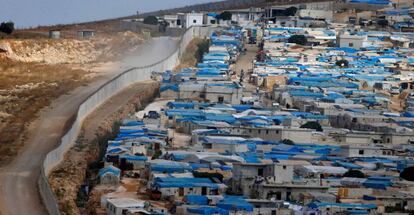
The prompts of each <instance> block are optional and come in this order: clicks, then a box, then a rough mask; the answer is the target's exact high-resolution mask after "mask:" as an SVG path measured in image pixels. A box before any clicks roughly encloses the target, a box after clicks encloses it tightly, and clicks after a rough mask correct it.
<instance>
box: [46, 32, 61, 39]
mask: <svg viewBox="0 0 414 215" xmlns="http://www.w3.org/2000/svg"><path fill="white" fill-rule="evenodd" d="M60 35H61V33H60V31H59V30H50V31H49V38H50V39H59V38H60Z"/></svg>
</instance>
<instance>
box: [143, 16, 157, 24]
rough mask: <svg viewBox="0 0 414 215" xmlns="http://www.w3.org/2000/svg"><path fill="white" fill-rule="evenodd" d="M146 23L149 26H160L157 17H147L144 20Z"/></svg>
mask: <svg viewBox="0 0 414 215" xmlns="http://www.w3.org/2000/svg"><path fill="white" fill-rule="evenodd" d="M144 23H145V24H148V25H158V18H157V17H155V16H147V17H145V19H144Z"/></svg>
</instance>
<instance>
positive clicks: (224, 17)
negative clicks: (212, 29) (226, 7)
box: [218, 11, 232, 20]
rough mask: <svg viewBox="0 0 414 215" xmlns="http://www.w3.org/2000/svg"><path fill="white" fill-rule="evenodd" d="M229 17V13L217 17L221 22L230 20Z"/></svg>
mask: <svg viewBox="0 0 414 215" xmlns="http://www.w3.org/2000/svg"><path fill="white" fill-rule="evenodd" d="M231 16H232V14H231V13H230V12H229V11H224V12H223V13H221V14H220V15H219V16H218V18H219V19H222V20H231Z"/></svg>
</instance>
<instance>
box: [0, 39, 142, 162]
mask: <svg viewBox="0 0 414 215" xmlns="http://www.w3.org/2000/svg"><path fill="white" fill-rule="evenodd" d="M16 34H18V33H16ZM19 34H23V35H26V36H27V35H28V33H27V32H26V33H24V32H23V33H22V32H20V33H19ZM29 35H31V34H29ZM14 36H16V35H14ZM143 42H144V39H143V37H142V36H141V35H139V34H136V33H132V32H116V33H113V34H105V36H103V35H101V36H97V37H94V38H91V39H85V40H79V39H58V40H51V39H47V38H41V37H39V38H37V37H31V38H29V39H11V38H9V39H5V40H0V155H1V156H0V167H1V166H4V165H5V164H7V163H9V162H10V161H11V160H12V158H13V157H15V156H16V154H17V153H18V151H19V149H20V148H21V147H22V146H23V145H24V142H25V139H26V130H27V126H28V125H29V124H30V122H32V121H33V120H34V119H36V117H37V115H38V112H39V110H41V109H42V108H44V107H47V106H49V105H50V103H51V101H53V100H54V99H56V98H58V97H59V96H61V95H64V94H66V93H68V92H70V91H72V90H74V89H75V88H77V87H80V86H85V85H87V84H88V83H91V82H92V80H95V79H96V78H98V76H101V75H105V74H102V73H103V72H102V71H100V66H101V67H102V64H103V63H107V62H108V61H117V60H119V59H121V58H122V57H123V56H125V55H126V54H129V53H131V52H134V51H136V49H137V48H138V47H139V46H140V45H141V44H142V43H143Z"/></svg>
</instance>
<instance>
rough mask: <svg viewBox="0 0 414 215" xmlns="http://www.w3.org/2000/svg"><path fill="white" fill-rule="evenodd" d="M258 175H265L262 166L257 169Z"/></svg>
mask: <svg viewBox="0 0 414 215" xmlns="http://www.w3.org/2000/svg"><path fill="white" fill-rule="evenodd" d="M257 175H258V176H263V169H262V168H260V169H258V170H257Z"/></svg>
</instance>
